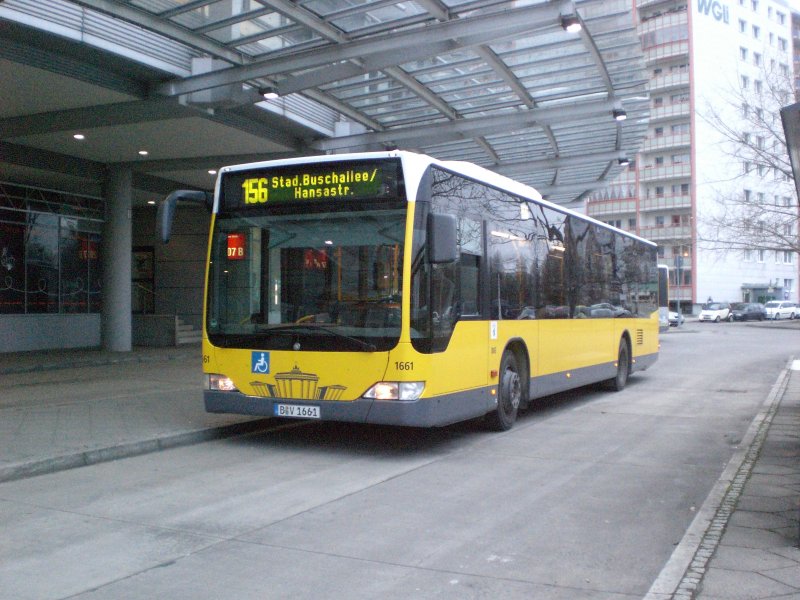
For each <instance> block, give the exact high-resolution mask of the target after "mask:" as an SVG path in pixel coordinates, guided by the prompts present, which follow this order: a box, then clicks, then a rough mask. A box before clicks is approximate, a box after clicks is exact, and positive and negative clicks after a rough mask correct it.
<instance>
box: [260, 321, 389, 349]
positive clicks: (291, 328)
mask: <svg viewBox="0 0 800 600" xmlns="http://www.w3.org/2000/svg"><path fill="white" fill-rule="evenodd" d="M262 331H264V332H265V333H270V332H281V333H291V332H297V331H312V332H316V331H324V332H325V333H327V334H328V335H331V336H333V337H335V338H338V339H340V340H347V341H348V342H352V343H354V344H356V345H357V346H359V347H360V348H361V349H362V350H366V351H367V352H375V351H376V350H377V348H376V347H375V345H374V344H370V343H369V342H365V341H364V340H360V339H358V338H357V337H353V336H351V335H347V334H344V333H340V332H338V331H336V330H335V329H331V328H329V327H325V326H324V325H304V324H302V323H299V324H298V323H289V324H286V325H267V326H266V327H264V329H263V330H262Z"/></svg>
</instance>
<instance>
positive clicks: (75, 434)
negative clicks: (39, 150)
mask: <svg viewBox="0 0 800 600" xmlns="http://www.w3.org/2000/svg"><path fill="white" fill-rule="evenodd" d="M793 325H794V324H793ZM795 327H796V328H797V329H798V332H799V333H800V326H795ZM680 333H681V331H680V330H679V331H673V332H670V333H669V334H667V335H680ZM139 381H140V382H141V383H137V384H136V385H133V387H131V382H139ZM201 382H202V369H201V367H200V349H199V346H197V345H192V346H184V347H179V348H135V349H134V350H133V351H132V352H127V353H114V352H107V351H102V350H60V351H47V352H28V353H12V354H0V390H2V392H0V483H2V482H3V481H11V480H14V479H21V478H26V477H34V476H37V475H42V474H46V473H51V472H54V471H59V470H63V469H68V468H79V467H81V466H85V465H90V464H94V463H98V462H104V461H110V460H117V459H120V458H124V457H128V456H135V455H138V454H144V453H149V452H157V451H159V450H162V449H165V448H170V447H175V446H179V445H186V444H192V443H199V442H202V441H206V440H210V439H215V438H220V437H226V436H234V435H242V434H245V433H251V432H254V431H258V430H261V429H265V428H267V427H268V426H269V425H270V420H268V419H252V418H248V417H240V416H235V415H210V414H208V413H206V412H205V411H204V408H203V402H202V393H201V391H200V390H201ZM273 424H274V422H273ZM646 598H647V600H662V599H680V600H689V599H701V600H719V599H725V600H736V599H750V598H776V599H777V598H780V599H785V600H789V599H794V600H800V358H798V359H795V358H792V359H790V360H789V361H788V363H787V365H786V367H785V368H784V369H783V370H782V371H781V373H780V375H779V377H778V379H777V380H776V382H775V383H774V385H773V386H772V389H771V391H770V393H769V394H768V396H767V397H766V398H765V399H764V402H763V404H762V406H761V409H760V411H759V413H758V414H757V415H756V417H755V418H754V420H753V421H752V423H751V424H750V427H749V429H748V432H747V434H746V435H745V437H744V438H743V440H742V442H741V443H740V444H739V446H738V447H737V449H736V452H735V453H734V456H733V457H732V458H731V460H730V462H729V463H728V465H727V467H726V468H725V470H724V471H723V473H722V475H721V477H720V479H719V480H718V481H717V484H716V485H715V486H714V489H712V491H711V493H710V494H709V496H708V498H707V499H706V501H705V503H704V504H703V506H702V507H701V508H700V510H699V511H698V513H697V516H696V517H695V519H694V521H693V523H692V525H691V526H690V528H689V529H688V530H687V532H686V533H685V535H684V536H683V539H682V541H681V542H680V543H679V544H678V546H677V547H676V549H675V551H674V553H673V555H672V557H671V559H670V561H669V562H668V563H667V564H666V565H665V566H664V569H663V571H662V572H661V574H660V576H659V577H658V578H657V580H656V581H655V582H654V583H653V586H652V587H651V589H650V591H649V593H648V594H647V595H646Z"/></svg>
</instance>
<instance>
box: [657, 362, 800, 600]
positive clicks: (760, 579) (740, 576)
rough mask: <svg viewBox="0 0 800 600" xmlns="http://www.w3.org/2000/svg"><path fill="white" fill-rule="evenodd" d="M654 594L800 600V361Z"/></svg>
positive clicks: (781, 382) (663, 598)
mask: <svg viewBox="0 0 800 600" xmlns="http://www.w3.org/2000/svg"><path fill="white" fill-rule="evenodd" d="M645 599H646V600H756V599H760V600H761V599H776V600H777V599H781V600H800V360H793V361H790V363H789V364H788V365H787V369H786V370H784V371H783V372H782V373H781V375H780V376H779V378H778V380H777V381H776V383H775V384H774V385H773V387H772V390H771V391H770V394H769V396H768V397H767V398H766V400H765V401H764V404H763V405H762V408H761V410H760V412H759V414H758V415H757V416H756V418H755V419H754V420H753V422H752V423H751V424H750V427H749V429H748V431H747V434H746V435H745V437H744V439H743V440H742V443H741V445H740V448H739V450H738V451H737V452H736V453H735V454H734V456H733V457H732V458H731V460H730V462H729V463H728V466H727V467H726V469H725V470H724V472H723V474H722V476H721V477H720V479H719V480H718V481H717V484H716V485H715V486H714V489H713V490H712V491H711V493H710V494H709V496H708V498H707V499H706V501H705V503H704V504H703V506H702V508H701V509H700V511H699V513H698V515H697V517H696V518H695V520H694V522H693V523H692V525H691V526H690V527H689V529H688V530H687V532H686V534H685V535H684V537H683V540H682V541H681V543H680V544H679V545H678V547H677V548H676V549H675V552H674V553H673V555H672V557H671V559H670V561H669V562H668V563H667V565H666V566H665V567H664V570H663V571H662V572H661V575H660V576H659V577H658V579H657V580H656V581H655V582H654V583H653V586H652V587H651V589H650V591H649V593H648V594H647V595H646V596H645Z"/></svg>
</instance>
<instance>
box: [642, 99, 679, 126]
mask: <svg viewBox="0 0 800 600" xmlns="http://www.w3.org/2000/svg"><path fill="white" fill-rule="evenodd" d="M684 117H685V118H686V119H688V118H689V103H688V102H678V103H676V104H670V105H669V106H656V107H654V108H651V109H650V123H655V122H657V121H667V120H676V119H681V118H684Z"/></svg>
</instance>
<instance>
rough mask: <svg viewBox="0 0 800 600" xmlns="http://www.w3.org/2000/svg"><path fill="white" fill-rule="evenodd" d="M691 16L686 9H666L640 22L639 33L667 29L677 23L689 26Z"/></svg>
mask: <svg viewBox="0 0 800 600" xmlns="http://www.w3.org/2000/svg"><path fill="white" fill-rule="evenodd" d="M688 23H689V16H688V13H687V12H686V10H675V11H666V12H663V13H662V14H660V15H658V16H653V17H651V18H649V19H647V20H643V21H642V22H641V23H640V24H639V30H638V31H639V35H640V36H641V35H643V34H645V33H650V32H653V31H658V30H659V29H665V28H666V27H674V26H676V25H685V26H688Z"/></svg>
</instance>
